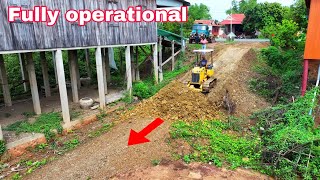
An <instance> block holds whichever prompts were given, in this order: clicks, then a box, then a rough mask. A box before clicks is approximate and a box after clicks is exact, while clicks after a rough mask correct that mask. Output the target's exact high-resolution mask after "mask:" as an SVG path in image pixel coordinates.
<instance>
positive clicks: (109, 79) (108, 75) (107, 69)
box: [105, 48, 111, 83]
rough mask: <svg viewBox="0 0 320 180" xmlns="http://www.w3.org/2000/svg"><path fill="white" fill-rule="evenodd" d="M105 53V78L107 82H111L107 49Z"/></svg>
mask: <svg viewBox="0 0 320 180" xmlns="http://www.w3.org/2000/svg"><path fill="white" fill-rule="evenodd" d="M105 52H106V76H107V82H108V83H110V82H111V70H110V54H109V48H106V49H105Z"/></svg>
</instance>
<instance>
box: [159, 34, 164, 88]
mask: <svg viewBox="0 0 320 180" xmlns="http://www.w3.org/2000/svg"><path fill="white" fill-rule="evenodd" d="M162 61H163V60H162V37H161V36H160V38H159V80H160V82H162V81H163V72H162Z"/></svg>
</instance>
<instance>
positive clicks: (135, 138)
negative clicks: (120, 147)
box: [128, 118, 164, 146]
mask: <svg viewBox="0 0 320 180" xmlns="http://www.w3.org/2000/svg"><path fill="white" fill-rule="evenodd" d="M162 123H164V121H163V120H162V119H160V118H157V119H156V120H154V121H153V122H152V123H150V124H149V125H148V126H147V127H145V128H144V129H143V130H142V131H140V132H139V133H137V132H136V131H134V130H132V129H131V131H130V136H129V140H128V146H132V145H137V144H142V143H147V142H150V140H149V139H147V138H146V137H145V136H147V135H148V134H150V133H151V132H152V131H153V130H155V129H156V128H157V127H159V126H160V125H161V124H162Z"/></svg>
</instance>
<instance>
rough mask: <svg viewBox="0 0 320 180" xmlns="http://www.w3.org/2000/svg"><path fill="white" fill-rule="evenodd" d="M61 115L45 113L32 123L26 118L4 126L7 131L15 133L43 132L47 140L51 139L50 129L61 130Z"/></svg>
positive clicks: (52, 134)
mask: <svg viewBox="0 0 320 180" xmlns="http://www.w3.org/2000/svg"><path fill="white" fill-rule="evenodd" d="M61 122H62V117H61V115H60V114H59V113H57V112H53V113H47V114H42V115H41V116H39V117H37V118H36V121H35V122H34V123H30V122H28V121H27V120H25V121H19V122H16V123H14V124H11V125H9V126H8V127H6V128H4V130H7V131H15V132H16V133H18V134H19V133H44V134H45V136H46V138H47V140H48V139H52V138H53V136H54V133H52V130H54V129H56V130H58V132H61V131H62V126H61Z"/></svg>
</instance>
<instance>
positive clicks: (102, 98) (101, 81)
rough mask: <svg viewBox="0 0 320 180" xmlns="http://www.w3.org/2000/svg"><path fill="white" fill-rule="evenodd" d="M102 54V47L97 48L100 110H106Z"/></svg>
mask: <svg viewBox="0 0 320 180" xmlns="http://www.w3.org/2000/svg"><path fill="white" fill-rule="evenodd" d="M101 52H102V51H101V47H97V49H96V65H97V77H98V78H97V79H98V89H99V101H100V108H101V109H105V107H106V96H105V90H104V78H103V64H102V53H101Z"/></svg>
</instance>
